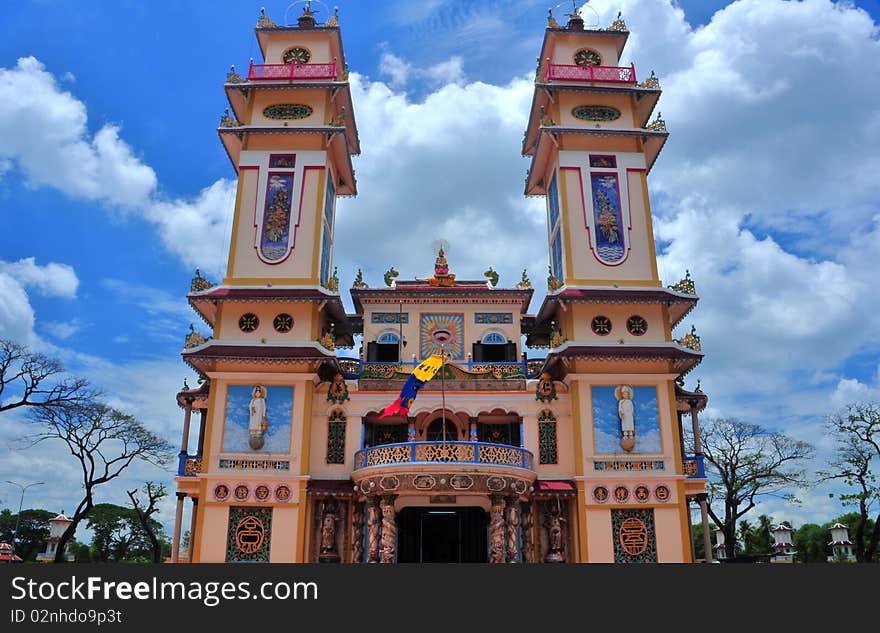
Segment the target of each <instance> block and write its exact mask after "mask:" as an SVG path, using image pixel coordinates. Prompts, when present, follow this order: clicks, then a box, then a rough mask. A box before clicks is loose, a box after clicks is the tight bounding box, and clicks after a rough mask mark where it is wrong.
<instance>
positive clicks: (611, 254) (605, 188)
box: [590, 174, 626, 264]
mask: <svg viewBox="0 0 880 633" xmlns="http://www.w3.org/2000/svg"><path fill="white" fill-rule="evenodd" d="M590 180H591V182H592V188H593V226H594V227H595V231H594V233H595V240H596V255H597V257H598V258H599V260H600V261H603V262H605V263H608V264H616V263H618V262H619V261H621V260H622V259H623V256H624V255H625V254H626V245H625V244H624V240H625V238H626V229H625V227H624V225H623V213H622V211H621V205H620V186H619V184H618V182H617V174H590Z"/></svg>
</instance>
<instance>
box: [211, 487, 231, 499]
mask: <svg viewBox="0 0 880 633" xmlns="http://www.w3.org/2000/svg"><path fill="white" fill-rule="evenodd" d="M228 496H229V486H227V485H226V484H217V485H216V486H214V498H215V499H216V500H217V501H225V500H226V498H227V497H228Z"/></svg>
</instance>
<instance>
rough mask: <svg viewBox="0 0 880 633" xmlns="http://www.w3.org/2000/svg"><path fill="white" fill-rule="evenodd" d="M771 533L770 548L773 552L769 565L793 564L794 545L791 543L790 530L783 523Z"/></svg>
mask: <svg viewBox="0 0 880 633" xmlns="http://www.w3.org/2000/svg"><path fill="white" fill-rule="evenodd" d="M771 532H773V540H774V541H775V542H774V543H773V545H772V546H771V549H772V550H773V552H772V555H771V556H770V562H771V563H791V562H794V543H792V541H791V533H792V529H791V527H790V526H788V525H787V524H785V523H780V524H779V525H777V526H776V527H775V528H773V529H772V530H771Z"/></svg>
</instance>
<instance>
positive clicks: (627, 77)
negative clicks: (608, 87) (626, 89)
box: [547, 64, 636, 84]
mask: <svg viewBox="0 0 880 633" xmlns="http://www.w3.org/2000/svg"><path fill="white" fill-rule="evenodd" d="M547 79H548V80H556V81H601V82H607V83H616V84H634V83H636V68H635V66H629V67H620V66H571V65H565V64H548V65H547Z"/></svg>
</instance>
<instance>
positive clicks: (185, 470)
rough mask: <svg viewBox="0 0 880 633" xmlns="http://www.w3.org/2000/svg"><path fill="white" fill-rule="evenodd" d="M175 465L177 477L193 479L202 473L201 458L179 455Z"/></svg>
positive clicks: (184, 454)
mask: <svg viewBox="0 0 880 633" xmlns="http://www.w3.org/2000/svg"><path fill="white" fill-rule="evenodd" d="M177 457H178V464H177V476H178V477H195V476H197V475H198V474H199V473H200V472H202V456H201V455H187V454H186V453H180V455H178V456H177Z"/></svg>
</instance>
